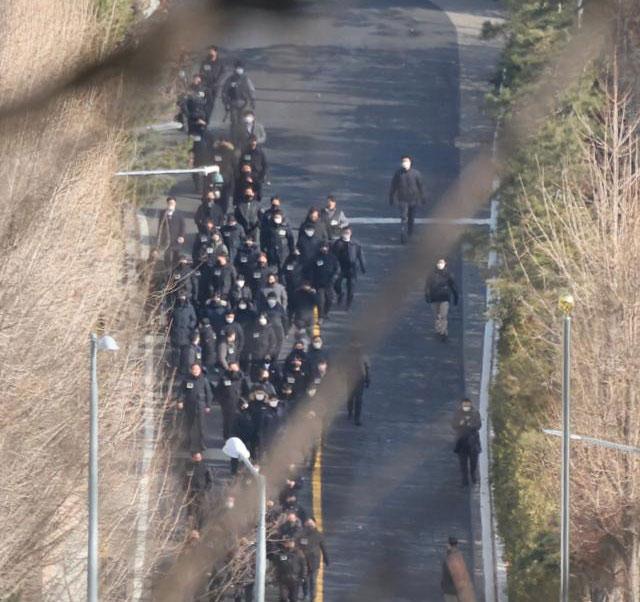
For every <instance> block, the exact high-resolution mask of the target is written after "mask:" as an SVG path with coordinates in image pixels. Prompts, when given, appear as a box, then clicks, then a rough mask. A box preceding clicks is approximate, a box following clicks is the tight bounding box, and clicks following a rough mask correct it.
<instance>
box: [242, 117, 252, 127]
mask: <svg viewBox="0 0 640 602" xmlns="http://www.w3.org/2000/svg"><path fill="white" fill-rule="evenodd" d="M244 122H245V123H246V124H247V125H251V124H252V123H253V117H245V119H244Z"/></svg>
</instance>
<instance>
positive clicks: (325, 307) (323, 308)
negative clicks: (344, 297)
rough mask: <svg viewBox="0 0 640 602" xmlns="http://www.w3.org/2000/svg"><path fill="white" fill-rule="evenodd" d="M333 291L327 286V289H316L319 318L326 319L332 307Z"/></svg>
mask: <svg viewBox="0 0 640 602" xmlns="http://www.w3.org/2000/svg"><path fill="white" fill-rule="evenodd" d="M333 299H334V291H333V289H332V288H331V287H330V286H329V287H327V288H318V314H319V315H320V317H321V318H326V317H327V316H328V315H329V312H330V311H331V307H332V306H333Z"/></svg>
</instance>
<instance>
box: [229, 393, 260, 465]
mask: <svg viewBox="0 0 640 602" xmlns="http://www.w3.org/2000/svg"><path fill="white" fill-rule="evenodd" d="M231 436H232V437H238V438H239V439H240V440H241V441H242V442H243V443H244V444H245V445H246V446H247V449H248V450H249V453H250V454H251V457H252V458H253V457H255V454H256V441H257V436H256V427H255V424H254V422H253V416H252V415H251V411H250V410H249V402H248V401H247V400H246V399H244V398H240V401H239V404H238V411H237V412H236V413H235V415H234V418H233V424H232V426H231ZM237 472H238V460H236V459H232V460H231V474H236V473H237Z"/></svg>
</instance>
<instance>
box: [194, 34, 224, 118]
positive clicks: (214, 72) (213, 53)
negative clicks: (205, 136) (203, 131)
mask: <svg viewBox="0 0 640 602" xmlns="http://www.w3.org/2000/svg"><path fill="white" fill-rule="evenodd" d="M224 75H225V68H224V64H223V63H222V61H221V60H220V57H219V56H218V47H217V46H209V49H208V54H207V58H206V59H204V60H203V61H202V63H200V76H201V77H202V83H203V84H204V85H205V86H206V88H207V90H208V91H209V105H208V107H207V109H208V116H209V121H211V113H213V109H214V106H215V102H216V97H217V96H218V92H219V90H220V88H221V86H222V82H223V81H224Z"/></svg>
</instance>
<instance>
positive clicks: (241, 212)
mask: <svg viewBox="0 0 640 602" xmlns="http://www.w3.org/2000/svg"><path fill="white" fill-rule="evenodd" d="M235 214H236V219H237V220H238V223H239V224H240V225H241V226H242V227H243V228H244V231H245V233H246V235H247V238H248V237H252V238H254V239H255V237H256V235H258V225H259V223H260V220H259V219H258V203H257V201H256V195H255V192H254V191H253V188H246V189H245V190H244V193H243V197H242V201H241V202H240V203H238V204H237V205H236V209H235Z"/></svg>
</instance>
